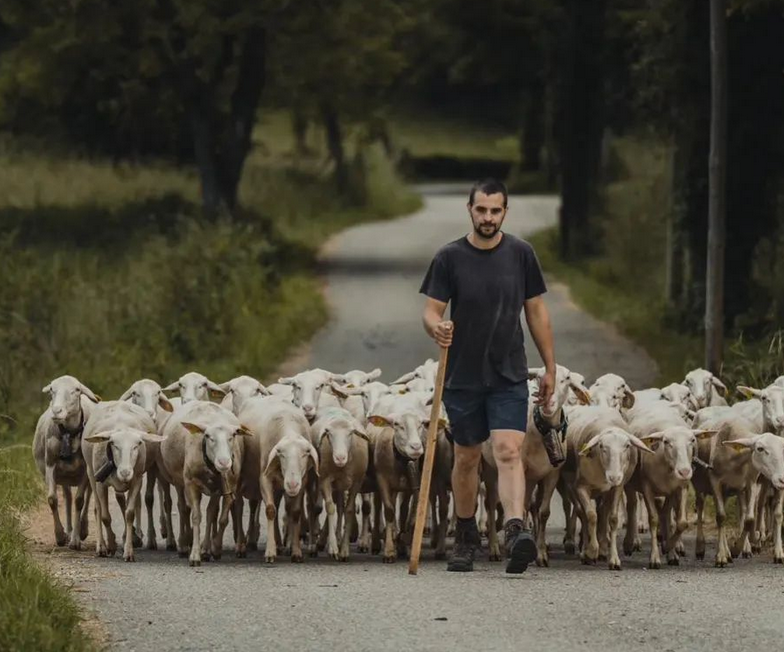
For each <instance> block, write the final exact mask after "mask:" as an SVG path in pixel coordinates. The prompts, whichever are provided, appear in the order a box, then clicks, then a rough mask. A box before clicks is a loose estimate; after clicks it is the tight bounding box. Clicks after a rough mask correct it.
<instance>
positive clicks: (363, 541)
mask: <svg viewBox="0 0 784 652" xmlns="http://www.w3.org/2000/svg"><path fill="white" fill-rule="evenodd" d="M371 498H372V494H368V493H365V494H362V534H361V535H360V537H359V546H358V548H357V550H358V551H359V552H370V545H371V534H370V531H371V529H372V526H371V517H372V512H373V508H372V506H371V502H370V501H371Z"/></svg>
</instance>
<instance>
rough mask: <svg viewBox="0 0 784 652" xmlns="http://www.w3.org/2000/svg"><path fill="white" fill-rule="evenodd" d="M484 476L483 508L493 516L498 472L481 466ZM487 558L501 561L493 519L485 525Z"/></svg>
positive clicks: (496, 498)
mask: <svg viewBox="0 0 784 652" xmlns="http://www.w3.org/2000/svg"><path fill="white" fill-rule="evenodd" d="M483 471H484V476H485V508H486V510H487V513H488V514H493V515H495V506H496V505H497V504H498V500H499V498H498V472H497V471H496V470H495V469H492V468H490V467H489V466H487V465H484V466H483ZM487 557H488V560H489V561H501V560H502V559H503V556H502V555H501V544H500V543H499V542H498V528H497V527H496V522H495V519H492V522H491V521H490V520H488V523H487Z"/></svg>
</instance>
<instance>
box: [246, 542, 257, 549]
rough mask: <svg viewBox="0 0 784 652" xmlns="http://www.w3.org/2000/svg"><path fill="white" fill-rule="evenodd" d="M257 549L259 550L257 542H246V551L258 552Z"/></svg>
mask: <svg viewBox="0 0 784 652" xmlns="http://www.w3.org/2000/svg"><path fill="white" fill-rule="evenodd" d="M258 549H259V542H258V541H248V550H258Z"/></svg>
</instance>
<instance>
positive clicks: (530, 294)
mask: <svg viewBox="0 0 784 652" xmlns="http://www.w3.org/2000/svg"><path fill="white" fill-rule="evenodd" d="M545 292H547V286H546V285H545V282H544V276H543V275H542V267H541V266H540V265H539V259H538V258H537V257H536V253H535V252H534V248H533V247H531V246H530V245H529V246H528V247H527V248H526V251H525V300H526V301H528V299H533V298H534V297H538V296H539V295H540V294H544V293H545Z"/></svg>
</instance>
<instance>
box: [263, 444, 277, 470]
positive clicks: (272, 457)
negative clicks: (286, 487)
mask: <svg viewBox="0 0 784 652" xmlns="http://www.w3.org/2000/svg"><path fill="white" fill-rule="evenodd" d="M276 459H278V447H277V446H273V448H272V450H271V451H270V454H269V457H268V458H267V466H266V467H265V469H264V475H269V474H270V471H271V470H272V463H273V462H274V461H275V460H276Z"/></svg>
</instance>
